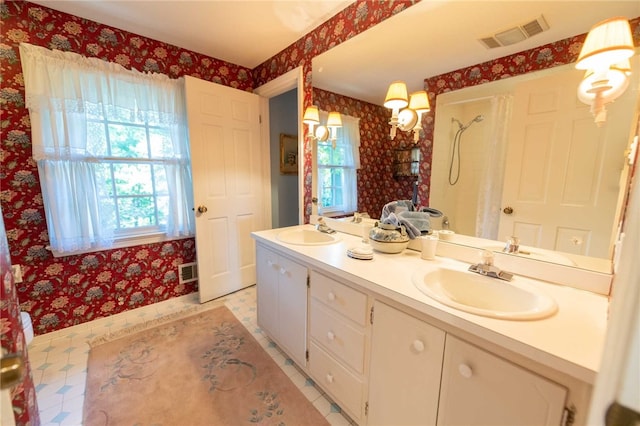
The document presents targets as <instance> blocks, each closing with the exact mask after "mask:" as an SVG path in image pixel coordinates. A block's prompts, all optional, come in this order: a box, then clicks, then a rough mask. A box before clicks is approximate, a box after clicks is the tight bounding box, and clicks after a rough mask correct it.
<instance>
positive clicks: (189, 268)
mask: <svg viewBox="0 0 640 426" xmlns="http://www.w3.org/2000/svg"><path fill="white" fill-rule="evenodd" d="M178 279H179V281H180V284H183V283H190V282H192V281H196V280H197V279H198V264H197V263H195V262H192V263H183V264H182V265H178Z"/></svg>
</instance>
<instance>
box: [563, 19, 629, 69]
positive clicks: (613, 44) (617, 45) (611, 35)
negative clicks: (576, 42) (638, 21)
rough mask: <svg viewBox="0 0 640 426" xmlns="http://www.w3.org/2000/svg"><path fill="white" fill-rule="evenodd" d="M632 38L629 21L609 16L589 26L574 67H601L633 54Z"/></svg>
mask: <svg viewBox="0 0 640 426" xmlns="http://www.w3.org/2000/svg"><path fill="white" fill-rule="evenodd" d="M633 53H634V49H633V38H632V36H631V27H630V25H629V21H628V20H627V19H626V18H624V17H616V18H609V19H607V20H604V21H602V22H599V23H597V24H596V25H594V26H593V28H591V31H589V34H587V38H586V39H585V41H584V44H583V45H582V50H581V51H580V55H579V56H578V62H577V63H576V68H577V69H580V70H588V69H593V70H595V69H601V68H605V67H608V66H610V65H612V64H616V63H618V62H621V61H623V60H625V59H627V58H630V57H631V56H633Z"/></svg>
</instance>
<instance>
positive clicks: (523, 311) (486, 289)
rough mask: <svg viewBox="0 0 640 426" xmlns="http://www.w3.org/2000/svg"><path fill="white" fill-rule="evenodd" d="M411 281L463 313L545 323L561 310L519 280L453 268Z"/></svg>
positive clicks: (417, 275)
mask: <svg viewBox="0 0 640 426" xmlns="http://www.w3.org/2000/svg"><path fill="white" fill-rule="evenodd" d="M412 280H413V283H414V285H415V286H416V287H417V288H418V290H420V291H421V292H422V293H424V294H426V295H427V296H429V297H431V298H432V299H434V300H437V301H438V302H440V303H442V304H444V305H447V306H449V307H452V308H456V309H459V310H461V311H465V312H469V313H472V314H476V315H482V316H486V317H491V318H500V319H510V320H533V319H542V318H546V317H548V316H551V315H553V314H554V313H555V312H556V311H557V310H558V305H557V304H556V302H555V300H553V299H552V298H550V297H549V296H547V295H545V294H543V293H542V292H540V291H539V290H538V289H537V288H535V287H533V286H531V285H527V283H525V282H523V281H524V280H523V279H522V278H520V277H514V278H513V280H512V281H509V282H507V281H502V280H499V279H497V278H489V277H485V276H482V275H478V274H475V273H473V272H468V271H465V270H457V269H450V268H445V267H442V268H439V269H437V270H435V271H429V272H425V271H416V272H415V273H414V274H413V276H412Z"/></svg>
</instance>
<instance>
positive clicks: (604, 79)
mask: <svg viewBox="0 0 640 426" xmlns="http://www.w3.org/2000/svg"><path fill="white" fill-rule="evenodd" d="M621 68H623V67H621ZM621 68H613V67H612V68H611V69H609V70H608V71H605V72H604V73H596V72H593V71H591V70H589V71H587V72H586V73H585V75H584V78H583V79H582V81H581V82H580V85H579V86H578V99H580V101H582V102H584V103H585V104H590V103H592V102H593V101H594V100H595V98H596V97H600V98H601V100H602V101H603V102H605V103H608V102H612V101H613V100H615V99H616V98H618V97H619V96H620V95H622V93H624V91H625V90H626V89H627V87H628V86H629V77H628V76H627V74H626V72H625V70H624V69H621Z"/></svg>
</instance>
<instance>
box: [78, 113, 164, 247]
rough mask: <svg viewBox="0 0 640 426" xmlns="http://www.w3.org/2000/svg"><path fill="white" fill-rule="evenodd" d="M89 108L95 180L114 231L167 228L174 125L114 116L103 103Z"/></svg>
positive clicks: (88, 121) (122, 234) (115, 232)
mask: <svg viewBox="0 0 640 426" xmlns="http://www.w3.org/2000/svg"><path fill="white" fill-rule="evenodd" d="M92 109H93V110H94V111H91V110H92ZM88 110H89V114H88V116H87V133H88V135H89V140H90V141H92V143H93V144H94V153H95V155H96V156H95V157H94V158H95V159H96V160H97V161H98V163H99V165H97V166H96V171H97V174H98V179H97V181H96V182H97V183H98V185H100V187H99V188H98V191H99V193H100V194H102V195H101V197H102V198H103V200H102V203H101V204H102V205H103V206H109V208H110V212H111V213H110V214H111V215H112V217H111V219H110V221H111V222H112V223H113V229H114V234H115V235H116V236H125V235H131V234H134V235H135V234H138V233H140V232H141V231H152V232H153V231H159V232H164V231H165V230H166V226H167V213H168V202H169V201H168V200H169V190H168V187H167V178H166V175H165V171H164V165H163V163H164V162H165V161H166V160H164V158H163V152H164V151H166V149H165V148H164V147H165V145H167V144H170V136H169V129H168V128H167V126H160V125H155V126H153V125H150V124H149V123H145V122H142V121H134V122H130V121H128V120H127V119H126V117H123V118H120V117H118V116H117V114H115V116H113V117H109V116H108V115H107V114H104V113H103V111H101V110H100V108H88Z"/></svg>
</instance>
